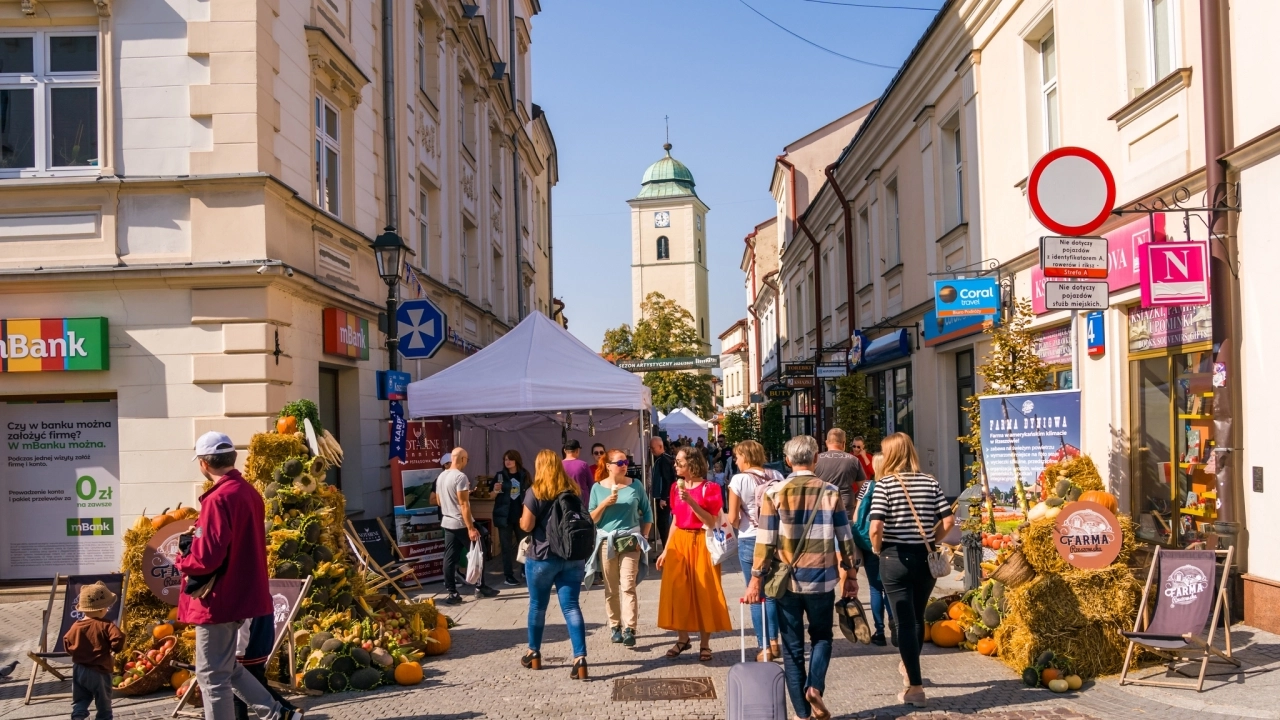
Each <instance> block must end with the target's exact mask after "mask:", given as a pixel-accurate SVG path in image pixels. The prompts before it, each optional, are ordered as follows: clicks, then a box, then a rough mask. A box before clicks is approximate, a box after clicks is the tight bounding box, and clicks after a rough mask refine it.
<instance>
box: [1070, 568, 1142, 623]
mask: <svg viewBox="0 0 1280 720" xmlns="http://www.w3.org/2000/svg"><path fill="white" fill-rule="evenodd" d="M1061 577H1062V581H1063V582H1064V583H1066V585H1067V587H1068V588H1070V590H1071V594H1072V595H1074V596H1075V598H1076V600H1077V602H1078V603H1079V607H1080V612H1081V614H1082V615H1084V616H1085V617H1086V618H1088V619H1089V620H1091V621H1097V622H1107V623H1113V624H1116V625H1120V626H1122V627H1124V628H1125V629H1130V628H1132V627H1133V619H1134V617H1136V616H1137V614H1138V601H1139V598H1140V596H1141V594H1142V583H1141V582H1140V581H1138V579H1137V578H1135V577H1134V576H1133V573H1132V572H1130V570H1129V568H1127V567H1125V566H1124V565H1112V566H1111V567H1108V568H1103V569H1101V570H1072V571H1071V572H1067V573H1063V575H1062V576H1061Z"/></svg>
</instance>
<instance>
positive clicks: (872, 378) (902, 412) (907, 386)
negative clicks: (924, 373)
mask: <svg viewBox="0 0 1280 720" xmlns="http://www.w3.org/2000/svg"><path fill="white" fill-rule="evenodd" d="M867 380H868V384H867V391H868V394H869V395H870V396H871V397H872V398H873V400H874V401H875V407H876V417H875V419H874V420H873V422H875V423H876V425H877V426H878V427H879V428H880V432H881V434H882V435H890V434H892V433H895V432H904V433H906V434H908V435H911V436H912V437H913V438H914V437H915V403H914V402H913V400H912V387H911V366H910V365H903V366H901V367H896V368H890V369H888V370H884V371H881V372H877V373H871V374H869V375H868V376H867Z"/></svg>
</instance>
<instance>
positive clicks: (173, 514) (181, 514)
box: [168, 503, 200, 522]
mask: <svg viewBox="0 0 1280 720" xmlns="http://www.w3.org/2000/svg"><path fill="white" fill-rule="evenodd" d="M168 515H169V517H170V518H172V519H171V520H170V522H177V521H179V520H194V519H195V518H197V517H200V512H199V511H198V510H196V509H195V508H193V507H182V503H178V507H176V508H174V509H172V510H170V511H169V512H168Z"/></svg>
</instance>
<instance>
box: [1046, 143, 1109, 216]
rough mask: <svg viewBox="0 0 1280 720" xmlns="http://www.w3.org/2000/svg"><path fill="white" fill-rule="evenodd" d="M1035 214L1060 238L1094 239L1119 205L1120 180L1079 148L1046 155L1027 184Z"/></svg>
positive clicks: (1089, 152)
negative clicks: (1092, 235) (1084, 236)
mask: <svg viewBox="0 0 1280 720" xmlns="http://www.w3.org/2000/svg"><path fill="white" fill-rule="evenodd" d="M1027 199H1028V200H1029V201H1030V203H1031V213H1032V214H1033V215H1035V216H1036V220H1039V221H1040V224H1041V225H1043V226H1045V227H1046V228H1049V229H1050V230H1052V231H1053V232H1055V233H1057V234H1059V235H1071V236H1080V235H1090V234H1092V233H1093V232H1094V231H1095V230H1097V229H1098V228H1100V227H1102V225H1103V223H1105V222H1106V221H1107V217H1108V216H1109V215H1110V214H1111V208H1112V207H1113V206H1114V205H1115V201H1116V180H1115V177H1113V176H1112V175H1111V169H1110V168H1108V167H1107V164H1106V163H1105V162H1103V161H1102V158H1100V157H1098V156H1097V154H1095V153H1093V152H1091V151H1089V150H1085V149H1084V148H1078V147H1061V148H1058V149H1056V150H1051V151H1049V152H1048V153H1045V155H1044V157H1042V158H1040V160H1039V162H1037V163H1036V166H1035V167H1034V168H1033V169H1032V170H1031V177H1030V178H1028V180H1027Z"/></svg>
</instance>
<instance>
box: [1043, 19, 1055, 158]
mask: <svg viewBox="0 0 1280 720" xmlns="http://www.w3.org/2000/svg"><path fill="white" fill-rule="evenodd" d="M1040 95H1041V102H1040V113H1041V115H1042V116H1043V117H1044V144H1045V150H1052V149H1054V148H1056V147H1058V52H1057V48H1056V47H1055V44H1054V38H1053V32H1050V33H1049V34H1048V35H1045V36H1044V39H1042V40H1041V41H1040Z"/></svg>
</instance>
